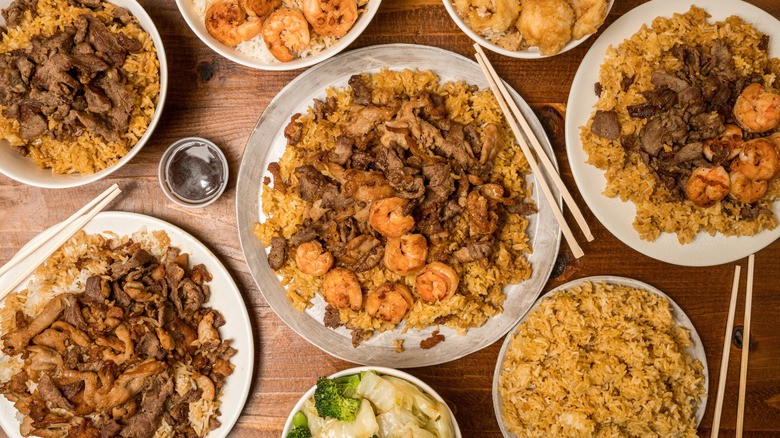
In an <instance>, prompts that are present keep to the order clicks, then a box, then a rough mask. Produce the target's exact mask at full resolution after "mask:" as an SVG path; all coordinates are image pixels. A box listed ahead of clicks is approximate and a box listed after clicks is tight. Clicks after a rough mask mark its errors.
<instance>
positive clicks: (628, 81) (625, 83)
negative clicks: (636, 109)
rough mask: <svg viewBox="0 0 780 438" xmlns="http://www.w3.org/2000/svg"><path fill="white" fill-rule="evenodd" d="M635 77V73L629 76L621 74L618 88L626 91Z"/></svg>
mask: <svg viewBox="0 0 780 438" xmlns="http://www.w3.org/2000/svg"><path fill="white" fill-rule="evenodd" d="M635 79H636V75H635V74H634V75H631V76H623V79H621V80H620V88H621V89H622V90H623V91H628V89H629V88H630V87H631V85H632V84H633V83H634V80H635Z"/></svg>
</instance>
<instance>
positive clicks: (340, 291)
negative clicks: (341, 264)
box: [322, 268, 363, 310]
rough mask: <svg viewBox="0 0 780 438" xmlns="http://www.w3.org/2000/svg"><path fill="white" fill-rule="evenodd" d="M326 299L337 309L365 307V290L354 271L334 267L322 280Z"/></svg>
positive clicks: (323, 293)
mask: <svg viewBox="0 0 780 438" xmlns="http://www.w3.org/2000/svg"><path fill="white" fill-rule="evenodd" d="M322 295H323V296H324V297H325V301H326V302H327V303H328V304H330V305H331V306H333V307H335V308H337V309H346V308H347V307H349V308H351V309H352V310H359V309H360V308H361V307H363V290H362V289H361V288H360V282H359V281H358V278H357V275H355V273H354V272H352V271H350V270H349V269H346V268H333V269H331V270H330V271H328V273H327V274H325V278H324V279H323V280H322Z"/></svg>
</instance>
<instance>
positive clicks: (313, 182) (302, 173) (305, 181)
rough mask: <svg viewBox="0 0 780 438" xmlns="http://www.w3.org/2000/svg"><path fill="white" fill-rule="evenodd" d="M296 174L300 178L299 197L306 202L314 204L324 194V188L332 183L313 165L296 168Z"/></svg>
mask: <svg viewBox="0 0 780 438" xmlns="http://www.w3.org/2000/svg"><path fill="white" fill-rule="evenodd" d="M294 172H295V174H296V175H297V176H298V196H300V197H301V199H303V200H304V201H308V202H314V201H315V200H316V199H318V198H319V197H320V195H321V194H322V190H323V188H324V187H325V186H326V185H328V184H330V183H331V182H330V179H329V178H328V177H326V176H325V175H323V174H321V173H320V172H319V171H318V170H317V169H315V168H314V166H312V165H311V164H307V165H305V166H300V167H296V168H295V171H294Z"/></svg>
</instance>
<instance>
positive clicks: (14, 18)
mask: <svg viewBox="0 0 780 438" xmlns="http://www.w3.org/2000/svg"><path fill="white" fill-rule="evenodd" d="M37 6H38V0H14V1H13V2H11V4H10V5H8V7H7V8H5V9H3V10H2V14H3V18H4V19H5V24H6V25H7V26H8V27H16V26H18V25H19V24H20V23H21V22H22V19H23V18H24V12H25V11H28V10H29V11H30V12H31V13H32V16H33V17H35V16H36V15H38V14H37V13H36V11H35V9H36V7H37Z"/></svg>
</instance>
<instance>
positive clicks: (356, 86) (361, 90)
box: [348, 75, 371, 105]
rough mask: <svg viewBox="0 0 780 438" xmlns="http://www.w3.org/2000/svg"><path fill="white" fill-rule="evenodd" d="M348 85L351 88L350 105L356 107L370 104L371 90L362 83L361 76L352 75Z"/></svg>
mask: <svg viewBox="0 0 780 438" xmlns="http://www.w3.org/2000/svg"><path fill="white" fill-rule="evenodd" d="M348 84H349V86H350V87H352V103H355V104H357V105H370V104H371V90H370V89H369V88H368V86H366V83H365V82H363V77H362V76H360V75H353V76H352V77H350V78H349V81H348Z"/></svg>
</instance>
